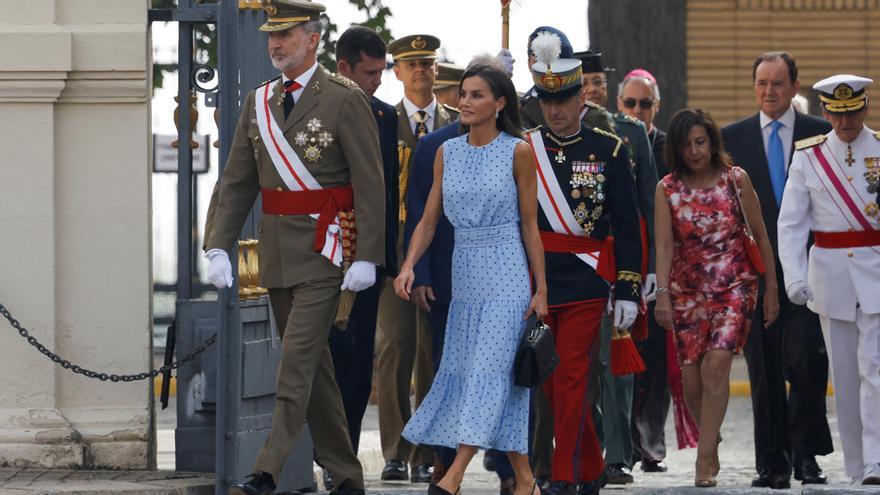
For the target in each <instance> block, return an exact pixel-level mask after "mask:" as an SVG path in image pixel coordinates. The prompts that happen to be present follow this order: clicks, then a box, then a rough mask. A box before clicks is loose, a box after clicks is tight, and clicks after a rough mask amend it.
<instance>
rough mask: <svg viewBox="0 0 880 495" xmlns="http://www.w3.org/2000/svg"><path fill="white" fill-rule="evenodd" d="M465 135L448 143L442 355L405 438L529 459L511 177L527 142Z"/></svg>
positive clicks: (524, 280)
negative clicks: (478, 141)
mask: <svg viewBox="0 0 880 495" xmlns="http://www.w3.org/2000/svg"><path fill="white" fill-rule="evenodd" d="M467 138H468V136H467V135H464V136H460V137H457V138H455V139H451V140H449V141H446V142H445V143H444V144H443V150H444V151H443V211H444V213H445V214H446V216H447V217H448V218H449V221H450V222H451V223H452V226H453V227H454V229H455V249H454V251H453V255H452V300H451V302H450V306H449V317H448V319H447V324H446V337H445V340H444V343H443V357H442V359H441V361H440V368H439V370H438V371H437V374H436V375H435V377H434V382H433V383H432V385H431V390H430V391H429V392H428V395H427V396H425V398H424V400H423V401H422V403H421V405H420V406H419V408H418V410H416V412H415V414H413V416H412V418H410V420H409V422H408V423H407V425H406V428H405V429H404V431H403V436H404V438H406V439H407V440H409V441H410V442H412V443H414V444H425V445H437V446H445V447H450V448H456V447H458V445H459V444H465V445H474V446H478V447H482V448H486V449H489V448H492V449H498V450H501V451H516V452H520V453H523V454H526V453H527V452H528V445H527V439H528V422H529V390H528V389H527V388H523V387H518V386H516V385H514V383H513V360H514V356H515V354H516V350H517V347H518V346H519V342H520V339H521V337H522V334H523V331H524V330H525V322H524V321H523V316H524V315H525V311H526V309H528V306H529V302H530V300H531V295H530V293H531V290H530V281H529V272H528V265H527V263H526V254H525V249H524V247H523V244H522V236H521V234H520V226H519V204H518V203H519V202H518V195H517V188H516V183H515V181H514V178H513V149H514V147H515V146H516V144H517V143H518V142H520V139H518V138H515V137H513V136H511V135H509V134H506V133H501V134H499V135H498V137H497V138H495V139H494V140H493V141H492V142H491V143H489V144H487V145H485V146H479V147H478V146H471V145H470V144H468V142H467Z"/></svg>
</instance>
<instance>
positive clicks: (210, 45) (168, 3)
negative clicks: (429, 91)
mask: <svg viewBox="0 0 880 495" xmlns="http://www.w3.org/2000/svg"><path fill="white" fill-rule="evenodd" d="M233 1H234V0H233ZM349 2H350V3H351V4H352V5H354V6H355V7H357V8H358V10H359V11H360V12H363V13H364V14H366V17H367V20H366V21H364V22H361V23H357V24H359V25H361V26H366V27H368V28H370V29H373V30H375V31H376V32H377V33H378V34H379V36H381V37H382V39H383V40H385V42H386V43H388V42H389V41H391V31H389V30H388V27H387V20H388V18H389V17H390V16H391V9H389V8H388V7H385V6H384V5H382V0H349ZM198 3H217V0H200V1H199V2H198ZM151 5H152V8H154V9H172V8H174V7H175V6H176V2H175V0H152V4H151ZM321 21H322V22H323V23H324V31H323V34H322V43H321V50H320V52H319V53H318V61H319V62H320V63H321V65H323V66H324V67H326V68H328V69H331V70H334V71H335V70H336V60H335V59H336V37H337V36H336V33H337V31H338V26H337V25H336V24H334V23H333V22H332V21H331V20H330V18H329V17H327V16H326V15H322V16H321ZM193 38H194V39H195V58H196V62H197V63H201V64H207V65H210V66H211V67H217V28H216V26H215V25H214V24H196V25H194V26H193ZM176 71H177V63H171V64H153V88H161V87H162V84H163V82H164V79H165V74H167V73H174V72H176Z"/></svg>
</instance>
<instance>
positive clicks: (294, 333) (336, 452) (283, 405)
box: [254, 275, 364, 488]
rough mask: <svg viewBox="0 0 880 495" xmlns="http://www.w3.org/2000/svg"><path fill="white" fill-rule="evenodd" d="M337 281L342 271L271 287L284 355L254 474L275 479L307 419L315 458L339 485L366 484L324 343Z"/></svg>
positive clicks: (337, 294) (337, 298)
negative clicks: (267, 431)
mask: <svg viewBox="0 0 880 495" xmlns="http://www.w3.org/2000/svg"><path fill="white" fill-rule="evenodd" d="M341 283H342V277H341V275H340V276H339V277H328V278H323V279H317V280H311V281H308V282H304V283H302V284H299V285H296V286H294V287H290V288H286V289H269V301H270V302H271V303H272V311H273V314H274V316H275V321H276V322H277V323H278V329H279V333H280V334H281V339H282V340H281V352H282V355H281V364H280V366H279V368H278V384H277V388H276V392H275V410H274V412H273V415H272V432H271V433H270V434H269V437H268V438H267V439H266V442H265V444H263V448H262V450H260V453H259V455H258V456H257V461H256V463H255V464H254V471H255V472H259V471H264V472H267V473H269V474H271V475H272V477H273V478H275V479H278V476H279V474H280V473H281V468H282V466H283V465H284V462H285V461H286V460H287V456H288V454H289V453H290V450H291V449H292V448H293V445H294V442H295V441H296V438H297V436H298V435H299V434H300V432H301V431H302V429H303V425H304V424H305V423H306V422H308V424H309V430H310V432H311V434H312V440H313V441H314V444H315V454H316V457H317V459H318V461H319V462H320V463H321V465H323V466H324V467H325V468H326V469H327V470H328V471H329V472H330V474H331V475H332V476H333V479H334V481H335V482H336V483H337V486H342V485H343V484H345V485H346V486H347V487H349V488H363V486H364V479H363V472H362V470H361V465H360V462H359V461H358V459H357V456H355V454H354V451H353V450H352V447H351V441H350V439H349V435H348V428H347V427H346V420H345V412H344V411H343V408H342V399H341V397H340V395H339V388H338V387H337V385H336V380H335V379H334V376H333V375H334V373H333V360H332V358H331V356H330V349H329V346H328V344H327V337H328V334H329V332H330V326H331V325H332V324H333V318H334V317H335V316H336V308H337V305H338V300H339V285H340V284H341Z"/></svg>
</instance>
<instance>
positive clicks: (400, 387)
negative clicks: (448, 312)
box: [376, 34, 458, 483]
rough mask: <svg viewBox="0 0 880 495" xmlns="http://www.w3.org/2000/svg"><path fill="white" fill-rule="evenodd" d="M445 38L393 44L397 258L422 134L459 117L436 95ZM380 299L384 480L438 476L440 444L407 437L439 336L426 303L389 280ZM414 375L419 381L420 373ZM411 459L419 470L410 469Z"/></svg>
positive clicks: (408, 39) (378, 339)
mask: <svg viewBox="0 0 880 495" xmlns="http://www.w3.org/2000/svg"><path fill="white" fill-rule="evenodd" d="M438 48H440V40H439V39H437V38H436V37H435V36H431V35H429V34H413V35H410V36H404V37H402V38H399V39H397V40H395V41H393V42H392V43H391V44H389V45H388V52H389V53H391V56H392V57H393V59H394V74H395V75H396V76H397V79H398V80H400V82H402V83H403V99H402V100H401V101H400V103H398V104H397V105H396V106H395V108H396V110H397V116H398V124H397V136H398V152H399V158H400V177H399V192H398V194H399V196H400V197H399V198H398V207H399V217H398V218H399V221H400V223H399V229H400V230H399V236H398V245H397V250H398V251H397V253H398V254H397V259H398V260H400V261H401V262H402V261H403V259H404V257H405V256H404V255H405V254H406V253H404V252H403V227H404V223H405V222H406V192H407V186H408V185H409V173H410V167H411V165H412V156H413V154H414V152H415V148H416V144H417V143H418V140H419V139H420V138H421V137H422V136H424V135H426V134H428V133H429V132H432V131H434V130H436V129H439V128H441V127H443V126H445V125H446V124H448V123H449V122H452V121H454V120H456V119H457V118H458V111H457V110H455V109H453V108H452V107H448V106H444V105H442V104H440V103H438V102H437V99H436V98H435V97H434V93H433V85H434V81H435V80H436V60H437V49H438ZM387 282H388V283H386V284H385V287H384V289H383V290H382V295H381V296H380V298H379V323H378V327H377V333H376V356H377V360H378V364H377V369H376V379H377V380H378V382H379V383H381V384H382V386H380V387H379V390H378V399H379V436H380V441H381V444H382V455H383V457H384V458H385V467H384V468H383V469H382V474H381V478H382V480H385V481H388V480H406V479H407V478H409V479H410V481H412V482H417V483H427V482H428V481H430V479H431V465H432V464H433V462H434V455H433V450H432V449H431V448H430V447H428V446H415V447H414V446H413V445H411V444H410V443H409V442H407V441H406V440H405V439H404V438H403V437H402V436H401V433H402V432H403V427H404V425H406V422H407V421H409V417H410V414H411V406H410V398H409V395H410V387H411V385H412V383H413V381H415V395H416V397H415V399H416V400H415V403H416V406H417V407H418V405H419V404H420V403H421V401H422V398H423V397H424V396H425V395H426V394H427V393H428V389H429V388H430V386H431V381H432V379H433V377H434V372H433V369H434V366H433V359H432V354H431V352H432V351H431V335H430V334H429V333H428V332H429V331H430V330H429V329H428V320H427V317H426V316H425V314H424V312H423V311H422V310H419V309H417V308H416V306H414V305H413V304H411V303H408V302H406V301H404V300H402V299H400V298H399V297H397V296H396V295H395V294H394V287H393V284H392V282H393V280H391V279H389V280H388V281H387ZM413 378H414V380H413ZM408 463H409V464H411V466H412V473H411V474H410V473H409V472H408V471H409V470H408Z"/></svg>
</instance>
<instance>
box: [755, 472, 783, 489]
mask: <svg viewBox="0 0 880 495" xmlns="http://www.w3.org/2000/svg"><path fill="white" fill-rule="evenodd" d="M752 487H753V488H772V489H774V490H787V489H789V488H791V481H790V479H789V476H788V475H787V474H779V473H774V472H772V471H761V472H760V473H758V474H757V476H755V477H754V478H753V479H752Z"/></svg>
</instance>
